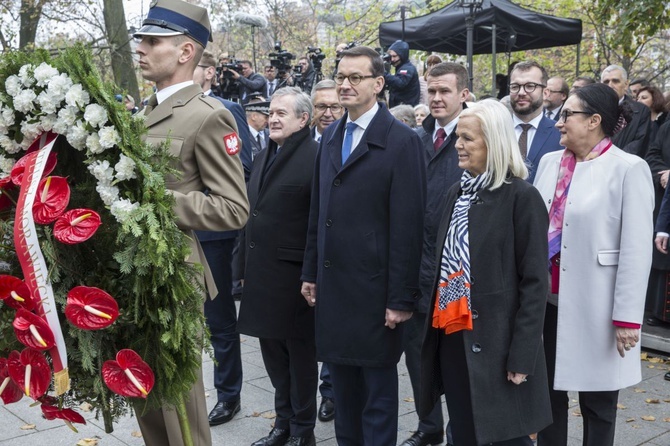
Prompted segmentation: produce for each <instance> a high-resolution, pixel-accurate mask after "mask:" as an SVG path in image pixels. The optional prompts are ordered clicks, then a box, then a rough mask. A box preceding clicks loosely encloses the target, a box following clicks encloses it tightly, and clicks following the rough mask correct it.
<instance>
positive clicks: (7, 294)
mask: <svg viewBox="0 0 670 446" xmlns="http://www.w3.org/2000/svg"><path fill="white" fill-rule="evenodd" d="M0 299H2V300H3V301H4V302H5V304H6V305H9V306H10V307H12V308H14V309H15V310H18V309H19V308H25V309H26V310H28V311H30V310H32V309H33V308H35V301H34V300H33V297H32V295H31V294H30V290H29V289H28V285H26V283H25V282H24V281H23V280H21V279H19V278H18V277H14V276H8V275H6V274H0Z"/></svg>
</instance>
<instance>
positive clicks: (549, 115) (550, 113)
mask: <svg viewBox="0 0 670 446" xmlns="http://www.w3.org/2000/svg"><path fill="white" fill-rule="evenodd" d="M553 114H554V112H552V111H551V110H547V113H545V115H544V116H546V117H547V119H551V115H553Z"/></svg>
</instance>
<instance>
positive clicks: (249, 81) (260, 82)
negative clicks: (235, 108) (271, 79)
mask: <svg viewBox="0 0 670 446" xmlns="http://www.w3.org/2000/svg"><path fill="white" fill-rule="evenodd" d="M240 66H241V67H242V71H241V72H240V73H238V72H237V71H235V70H230V71H231V72H232V73H233V79H235V80H236V81H237V82H238V83H239V84H240V102H242V104H246V103H247V102H249V95H250V94H252V93H256V92H258V93H260V94H262V95H264V94H265V92H266V91H267V81H266V80H265V78H264V77H263V76H262V75H260V74H258V73H256V72H255V71H254V69H253V67H252V65H251V61H248V60H242V61H240Z"/></svg>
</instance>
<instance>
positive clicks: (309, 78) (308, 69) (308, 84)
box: [298, 56, 316, 94]
mask: <svg viewBox="0 0 670 446" xmlns="http://www.w3.org/2000/svg"><path fill="white" fill-rule="evenodd" d="M298 65H300V66H301V67H302V69H301V70H300V73H301V74H302V79H301V82H300V85H299V86H300V88H301V89H302V91H304V92H305V93H307V94H312V85H314V77H315V76H316V71H314V67H313V66H312V62H310V60H309V58H308V57H307V56H303V57H301V58H300V59H298Z"/></svg>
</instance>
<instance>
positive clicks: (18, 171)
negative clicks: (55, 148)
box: [10, 152, 57, 186]
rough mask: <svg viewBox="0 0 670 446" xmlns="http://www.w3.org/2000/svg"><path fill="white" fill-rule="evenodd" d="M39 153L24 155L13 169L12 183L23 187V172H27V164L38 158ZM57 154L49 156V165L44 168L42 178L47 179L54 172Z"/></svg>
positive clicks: (53, 153) (52, 153)
mask: <svg viewBox="0 0 670 446" xmlns="http://www.w3.org/2000/svg"><path fill="white" fill-rule="evenodd" d="M37 153H38V152H33V153H29V154H27V155H24V156H23V157H22V158H21V159H19V160H18V161H17V162H16V164H14V167H12V172H11V174H10V176H11V177H12V183H14V184H16V185H17V186H21V182H22V181H23V172H25V170H26V163H27V162H28V160H29V159H31V158H34V157H36V156H37ZM56 161H57V160H56V152H51V153H50V154H49V158H47V164H46V166H44V172H42V176H43V177H45V176H47V175H49V174H50V173H51V172H53V170H54V169H55V168H56Z"/></svg>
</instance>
